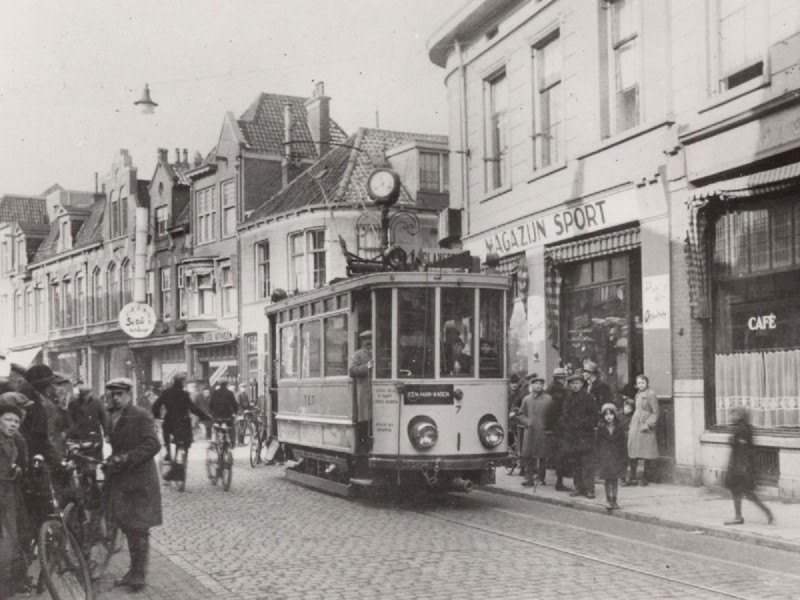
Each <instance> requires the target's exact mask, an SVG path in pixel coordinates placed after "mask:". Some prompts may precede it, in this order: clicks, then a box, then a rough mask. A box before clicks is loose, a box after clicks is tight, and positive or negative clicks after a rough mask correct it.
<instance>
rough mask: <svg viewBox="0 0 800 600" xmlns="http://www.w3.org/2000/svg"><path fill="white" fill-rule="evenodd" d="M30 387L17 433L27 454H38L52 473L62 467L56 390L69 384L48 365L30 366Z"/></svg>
mask: <svg viewBox="0 0 800 600" xmlns="http://www.w3.org/2000/svg"><path fill="white" fill-rule="evenodd" d="M25 379H26V381H27V382H28V383H29V384H30V385H31V389H32V392H33V393H32V396H33V397H29V400H32V404H31V406H30V407H29V408H28V411H27V414H26V416H25V420H24V421H23V423H22V427H21V428H20V431H21V432H22V435H23V437H24V438H25V441H26V442H27V444H28V452H30V455H31V456H33V455H34V454H41V455H42V457H44V460H45V463H46V464H47V466H48V467H50V469H51V470H53V471H58V470H59V469H60V467H61V453H60V452H59V450H58V448H59V446H60V444H59V440H58V437H59V436H60V435H61V432H60V431H59V424H60V422H61V415H60V414H59V410H58V394H59V392H58V387H57V386H60V385H63V384H65V383H69V380H68V379H67V378H65V377H63V376H61V375H59V374H57V373H53V370H52V369H51V368H50V367H48V366H47V365H33V366H32V367H31V368H30V369H28V372H27V373H26V374H25Z"/></svg>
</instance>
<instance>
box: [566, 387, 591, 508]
mask: <svg viewBox="0 0 800 600" xmlns="http://www.w3.org/2000/svg"><path fill="white" fill-rule="evenodd" d="M567 384H568V385H569V392H567V395H566V397H565V399H564V407H563V409H562V411H561V417H560V419H559V422H558V429H559V431H560V433H561V448H562V452H561V454H562V456H563V458H564V459H565V460H566V461H567V462H568V465H569V466H570V467H571V468H572V472H573V476H572V480H573V482H574V483H575V491H574V492H572V493H571V494H570V495H571V496H586V497H587V498H594V464H593V457H592V452H593V450H594V427H595V425H596V424H597V410H596V409H595V406H594V400H593V399H592V397H591V396H590V395H589V394H588V392H587V391H586V390H585V389H583V388H584V381H583V376H581V375H578V374H577V373H576V374H574V375H570V376H569V377H568V378H567Z"/></svg>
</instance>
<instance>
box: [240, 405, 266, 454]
mask: <svg viewBox="0 0 800 600" xmlns="http://www.w3.org/2000/svg"><path fill="white" fill-rule="evenodd" d="M262 420H263V415H262V414H261V411H260V410H259V409H257V408H253V409H249V408H248V409H245V410H243V411H242V414H240V415H237V416H236V443H237V444H239V445H240V446H246V445H249V444H250V441H251V440H252V438H253V436H254V435H255V433H256V432H257V431H258V428H259V426H260V423H261V421H262Z"/></svg>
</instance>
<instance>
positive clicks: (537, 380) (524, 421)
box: [517, 374, 553, 487]
mask: <svg viewBox="0 0 800 600" xmlns="http://www.w3.org/2000/svg"><path fill="white" fill-rule="evenodd" d="M527 380H528V382H529V386H530V390H531V393H530V394H528V395H527V396H525V398H523V400H522V405H521V406H520V409H519V415H518V416H517V422H518V423H519V424H520V425H522V427H523V428H524V430H525V433H524V434H523V436H522V450H521V452H520V456H522V458H523V459H524V461H525V468H524V471H525V481H523V482H522V485H523V486H526V487H528V486H535V485H536V481H537V479H538V482H539V483H540V484H542V485H544V482H545V473H546V469H547V457H548V456H549V455H550V453H549V452H548V450H549V448H548V444H547V428H546V424H547V418H548V415H549V413H550V410H551V409H552V408H553V399H552V398H551V397H550V396H549V395H548V394H547V393H545V391H544V383H545V382H544V378H543V377H539V376H538V375H535V374H534V375H531V376H528V377H527Z"/></svg>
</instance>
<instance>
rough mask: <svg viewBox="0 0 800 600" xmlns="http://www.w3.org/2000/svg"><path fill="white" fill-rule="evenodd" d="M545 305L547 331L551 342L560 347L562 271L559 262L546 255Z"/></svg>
mask: <svg viewBox="0 0 800 600" xmlns="http://www.w3.org/2000/svg"><path fill="white" fill-rule="evenodd" d="M546 263H547V264H546V267H545V268H546V271H545V290H544V291H545V305H546V307H547V331H548V335H549V338H550V344H551V345H552V346H553V348H556V349H558V348H559V346H560V341H561V332H560V323H561V281H562V277H561V272H560V271H559V269H558V264H557V263H556V262H555V261H554V260H552V259H551V258H549V257H546Z"/></svg>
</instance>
